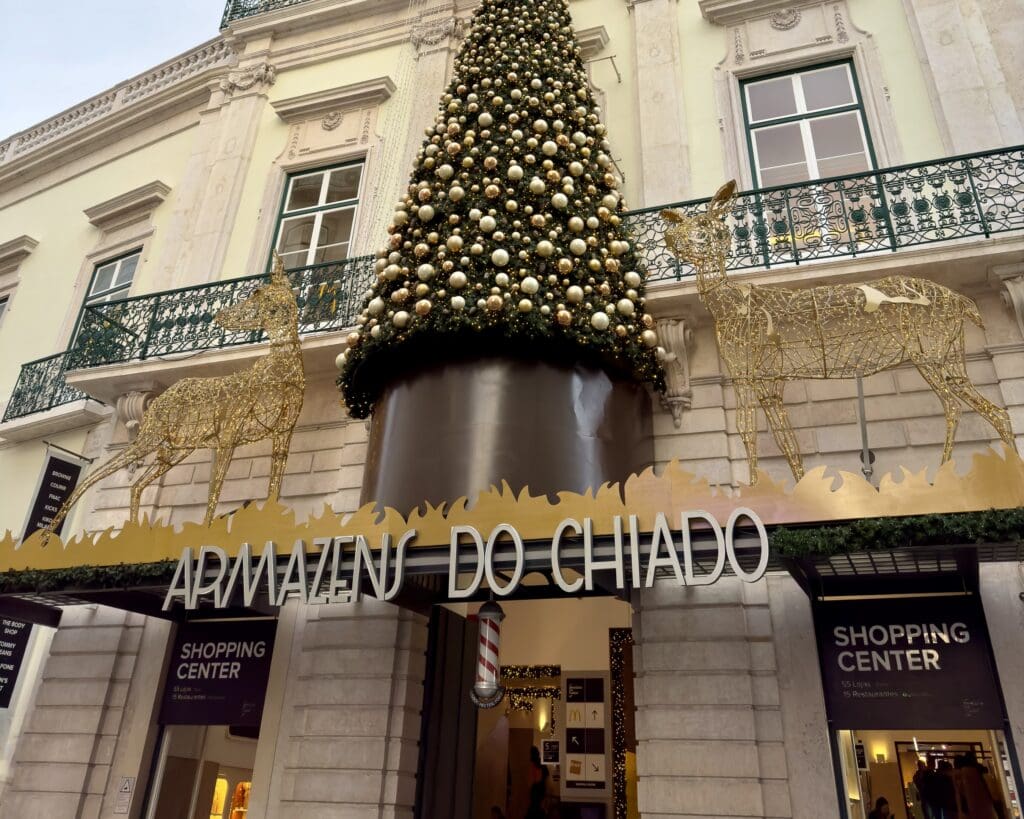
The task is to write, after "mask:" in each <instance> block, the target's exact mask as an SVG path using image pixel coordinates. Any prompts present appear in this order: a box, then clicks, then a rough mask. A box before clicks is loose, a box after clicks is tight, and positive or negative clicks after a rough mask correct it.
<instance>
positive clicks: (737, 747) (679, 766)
mask: <svg viewBox="0 0 1024 819" xmlns="http://www.w3.org/2000/svg"><path fill="white" fill-rule="evenodd" d="M761 770H762V767H761V764H760V761H759V754H758V751H757V749H756V748H755V747H754V746H753V745H750V744H748V743H737V742H726V741H721V742H716V741H696V742H694V741H688V740H649V741H648V742H647V743H646V747H645V751H644V753H643V754H642V755H638V756H637V772H638V773H639V775H640V776H641V777H648V776H708V777H720V776H722V774H723V772H726V771H727V772H728V773H729V774H731V775H733V776H738V777H756V776H758V775H759V773H760V772H761Z"/></svg>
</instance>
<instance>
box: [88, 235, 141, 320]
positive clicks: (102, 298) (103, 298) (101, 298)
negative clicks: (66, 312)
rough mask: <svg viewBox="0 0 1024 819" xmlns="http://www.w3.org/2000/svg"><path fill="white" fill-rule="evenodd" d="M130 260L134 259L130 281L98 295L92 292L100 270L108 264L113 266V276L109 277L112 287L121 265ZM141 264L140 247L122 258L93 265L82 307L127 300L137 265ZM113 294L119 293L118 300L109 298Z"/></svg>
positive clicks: (137, 270) (137, 268) (136, 273)
mask: <svg viewBox="0 0 1024 819" xmlns="http://www.w3.org/2000/svg"><path fill="white" fill-rule="evenodd" d="M131 258H135V259H136V262H135V269H134V270H133V271H132V277H131V279H129V280H128V282H127V283H122V284H119V285H117V286H116V287H114V286H111V287H108V288H107V289H106V290H104V291H102V292H100V293H94V292H93V287H94V286H95V284H96V275H97V274H98V273H99V272H100V268H103V267H106V266H107V265H109V264H113V265H114V274H113V275H112V276H111V277H110V282H111V285H113V284H114V282H116V281H117V275H118V273H120V272H121V265H122V264H123V263H124V262H125V261H126V260H128V259H131ZM141 262H142V248H141V247H140V248H139V249H138V250H135V251H129V252H128V253H125V254H124V255H122V256H116V257H114V258H112V259H108V260H107V261H104V262H97V263H96V264H95V265H93V269H92V278H91V279H90V280H89V290H88V292H87V293H86V296H85V301H84V302H83V305H84V306H89V305H94V304H106V303H108V302H111V301H120V300H121V299H126V298H128V295H129V293H131V289H132V285H133V284H134V283H135V277H136V276H137V275H138V272H139V264H141ZM115 293H120V294H122V295H120V296H119V297H118V298H111V296H112V295H113V294H115Z"/></svg>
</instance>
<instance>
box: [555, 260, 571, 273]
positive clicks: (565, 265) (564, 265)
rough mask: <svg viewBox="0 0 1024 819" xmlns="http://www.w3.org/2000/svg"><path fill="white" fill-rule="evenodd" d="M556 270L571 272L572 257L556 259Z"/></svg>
mask: <svg viewBox="0 0 1024 819" xmlns="http://www.w3.org/2000/svg"><path fill="white" fill-rule="evenodd" d="M558 272H559V273H571V272H572V259H565V258H562V259H559V260H558Z"/></svg>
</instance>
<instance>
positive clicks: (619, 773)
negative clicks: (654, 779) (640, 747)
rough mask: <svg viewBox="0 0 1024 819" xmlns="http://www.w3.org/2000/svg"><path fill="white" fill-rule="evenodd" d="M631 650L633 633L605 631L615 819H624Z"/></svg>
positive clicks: (624, 629) (615, 629)
mask: <svg viewBox="0 0 1024 819" xmlns="http://www.w3.org/2000/svg"><path fill="white" fill-rule="evenodd" d="M632 650H633V630H632V629H629V628H611V629H608V665H609V668H610V671H611V683H612V685H611V688H612V802H613V806H614V811H615V819H627V816H628V813H629V805H628V800H627V795H626V739H627V734H628V732H627V730H626V726H627V723H626V720H627V719H632V718H633V715H632V714H627V713H626V652H628V651H632Z"/></svg>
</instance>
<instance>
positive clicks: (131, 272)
mask: <svg viewBox="0 0 1024 819" xmlns="http://www.w3.org/2000/svg"><path fill="white" fill-rule="evenodd" d="M138 266H139V254H138V253H136V254H135V255H134V256H129V257H128V258H127V259H121V263H120V265H119V266H118V269H117V275H116V276H115V277H114V283H115V284H131V283H132V278H133V277H134V276H135V268H136V267H138Z"/></svg>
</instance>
